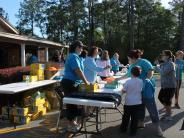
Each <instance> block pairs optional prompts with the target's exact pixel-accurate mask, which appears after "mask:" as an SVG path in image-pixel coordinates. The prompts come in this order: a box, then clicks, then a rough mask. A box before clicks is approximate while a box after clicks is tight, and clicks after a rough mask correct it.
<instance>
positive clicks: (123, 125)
mask: <svg viewBox="0 0 184 138" xmlns="http://www.w3.org/2000/svg"><path fill="white" fill-rule="evenodd" d="M129 121H130V106H127V105H124V114H123V117H122V123H121V126H120V129H121V131H122V132H126V131H127V128H128V124H129Z"/></svg>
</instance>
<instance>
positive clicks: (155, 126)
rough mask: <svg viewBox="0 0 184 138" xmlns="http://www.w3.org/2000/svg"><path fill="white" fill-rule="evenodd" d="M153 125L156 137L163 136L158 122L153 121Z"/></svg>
mask: <svg viewBox="0 0 184 138" xmlns="http://www.w3.org/2000/svg"><path fill="white" fill-rule="evenodd" d="M153 127H154V130H155V134H156V136H157V137H162V138H163V137H164V134H163V132H162V129H161V127H160V125H159V123H153Z"/></svg>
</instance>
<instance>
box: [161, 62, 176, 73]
mask: <svg viewBox="0 0 184 138" xmlns="http://www.w3.org/2000/svg"><path fill="white" fill-rule="evenodd" d="M171 71H175V65H174V63H169V64H167V65H164V67H163V68H162V69H161V70H160V74H161V75H168V74H169V73H170V72H171Z"/></svg>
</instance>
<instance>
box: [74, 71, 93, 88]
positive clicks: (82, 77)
mask: <svg viewBox="0 0 184 138" xmlns="http://www.w3.org/2000/svg"><path fill="white" fill-rule="evenodd" d="M75 73H76V74H77V75H78V76H79V77H80V79H82V80H83V82H84V83H85V84H87V85H89V84H90V83H89V82H88V81H87V80H86V77H85V76H84V73H83V72H82V71H81V70H80V69H79V68H77V69H75Z"/></svg>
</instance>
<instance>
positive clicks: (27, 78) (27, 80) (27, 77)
mask: <svg viewBox="0 0 184 138" xmlns="http://www.w3.org/2000/svg"><path fill="white" fill-rule="evenodd" d="M28 83H29V76H28V75H27V76H26V84H27V85H28Z"/></svg>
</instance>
